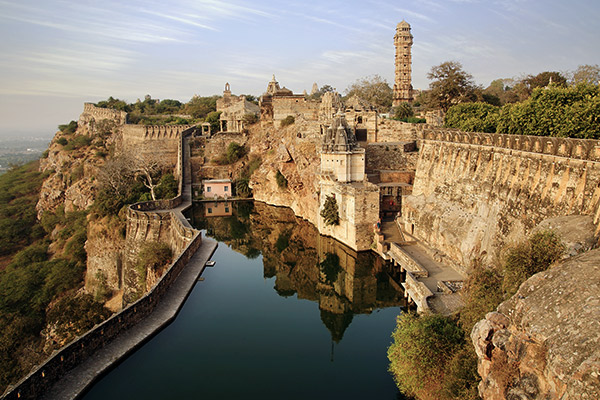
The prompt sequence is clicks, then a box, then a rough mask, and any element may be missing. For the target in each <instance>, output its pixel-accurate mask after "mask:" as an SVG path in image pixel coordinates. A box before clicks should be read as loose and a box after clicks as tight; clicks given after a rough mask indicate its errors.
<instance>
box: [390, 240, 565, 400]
mask: <svg viewBox="0 0 600 400" xmlns="http://www.w3.org/2000/svg"><path fill="white" fill-rule="evenodd" d="M563 252H564V246H563V245H562V243H561V241H560V238H559V237H558V236H557V235H556V234H555V233H553V232H552V231H540V232H536V233H534V234H532V235H531V236H530V237H529V238H528V239H527V240H525V241H523V242H522V243H519V244H517V245H515V246H513V247H510V248H508V249H507V250H506V251H505V255H504V257H503V262H502V264H501V265H499V266H484V265H483V264H482V263H481V261H480V260H475V261H474V262H473V265H472V267H471V272H470V274H469V278H468V280H467V282H466V287H465V289H464V290H465V295H466V299H465V300H466V301H465V306H464V307H463V309H461V310H460V313H459V315H458V316H456V317H443V316H440V315H431V314H423V315H415V314H411V313H405V314H402V315H401V316H400V317H399V318H398V321H397V326H396V329H395V330H394V333H393V339H394V342H393V344H392V345H391V346H390V348H389V349H388V358H389V360H390V372H392V374H393V375H394V379H395V380H396V383H397V385H398V388H399V389H400V390H401V391H402V392H403V393H405V394H407V395H410V396H416V397H417V398H419V399H439V400H446V399H447V400H450V399H464V400H467V399H468V400H471V399H477V398H478V394H477V384H478V381H479V379H480V378H479V376H478V375H477V358H476V355H475V351H474V349H473V346H472V345H471V343H470V333H471V330H472V329H473V326H474V325H475V324H476V323H477V322H478V321H479V320H481V319H483V318H484V317H485V315H486V314H487V313H488V312H490V311H493V310H495V309H496V308H497V307H498V305H499V304H500V303H501V302H502V301H504V300H506V299H508V298H509V297H511V296H512V295H514V294H515V293H516V291H517V289H518V288H519V286H520V285H521V283H523V282H524V281H525V280H527V279H528V278H529V277H531V276H532V275H533V274H535V273H537V272H540V271H544V270H546V269H547V268H548V267H549V266H550V265H551V264H552V263H554V262H556V261H557V260H559V259H560V257H561V256H562V254H563Z"/></svg>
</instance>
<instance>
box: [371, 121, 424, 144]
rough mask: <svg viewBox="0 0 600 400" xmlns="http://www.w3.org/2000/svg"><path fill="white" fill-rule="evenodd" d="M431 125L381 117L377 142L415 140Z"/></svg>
mask: <svg viewBox="0 0 600 400" xmlns="http://www.w3.org/2000/svg"><path fill="white" fill-rule="evenodd" d="M426 129H431V127H429V126H427V125H426V124H411V123H408V122H402V121H396V120H394V119H380V120H379V124H378V125H377V142H401V141H406V142H409V141H414V140H416V139H417V138H419V137H421V136H422V132H423V131H424V130H426Z"/></svg>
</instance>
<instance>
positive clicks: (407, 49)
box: [393, 20, 413, 107]
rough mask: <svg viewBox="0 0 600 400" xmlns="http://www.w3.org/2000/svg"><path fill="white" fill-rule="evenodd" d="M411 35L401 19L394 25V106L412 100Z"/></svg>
mask: <svg viewBox="0 0 600 400" xmlns="http://www.w3.org/2000/svg"><path fill="white" fill-rule="evenodd" d="M412 44H413V37H412V35H411V34H410V25H409V23H408V22H406V21H405V20H402V22H400V23H399V24H398V25H397V26H396V35H395V36H394V45H395V46H396V76H395V79H394V103H393V104H394V107H395V106H397V105H399V104H400V103H406V102H408V103H410V102H412V101H413V88H412V84H411V63H412V56H411V47H412Z"/></svg>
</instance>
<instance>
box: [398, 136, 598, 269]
mask: <svg viewBox="0 0 600 400" xmlns="http://www.w3.org/2000/svg"><path fill="white" fill-rule="evenodd" d="M432 135H433V134H432ZM467 135H468V134H464V136H465V137H464V138H462V137H459V138H458V139H462V140H465V143H461V142H454V141H452V142H451V141H442V140H441V139H442V138H443V135H442V136H440V135H438V136H432V137H434V138H435V140H423V141H420V142H419V146H420V149H419V160H418V163H417V171H416V174H415V182H414V187H413V193H412V195H411V196H408V197H407V198H406V199H405V201H404V203H403V208H404V209H403V220H404V225H405V229H406V230H407V231H408V232H413V234H414V236H415V237H417V238H418V239H420V240H423V241H425V242H427V243H428V244H429V245H430V246H431V247H433V248H435V249H437V250H439V251H440V252H442V253H443V254H445V255H446V256H447V260H448V262H453V263H455V264H457V265H458V266H468V265H469V264H470V262H471V260H473V259H475V258H478V257H483V259H484V260H485V261H491V260H493V258H494V256H495V255H496V254H497V251H498V250H499V249H501V248H502V247H503V246H504V245H505V244H510V243H513V242H516V241H518V240H520V239H521V238H523V237H525V236H527V234H529V233H530V232H531V230H532V229H533V228H534V227H535V226H536V225H537V224H538V223H540V222H541V221H542V220H544V219H547V218H552V217H557V216H563V215H570V214H575V215H595V214H596V212H597V209H598V205H599V201H598V199H599V197H600V189H599V188H598V182H600V164H598V163H595V162H594V163H592V162H586V161H582V160H580V159H575V158H568V157H557V156H554V155H552V156H550V155H548V154H544V153H542V152H540V153H533V152H531V151H517V150H515V149H513V148H511V146H512V147H517V146H520V144H518V143H508V144H506V143H505V146H506V148H502V147H495V146H483V145H479V144H474V143H473V142H476V141H485V140H488V141H490V142H492V141H494V140H501V139H502V140H504V139H505V138H504V137H501V136H499V135H485V134H477V135H480V136H478V137H476V138H473V137H468V136H467ZM473 135H476V134H473ZM508 136H510V135H508ZM449 139H452V138H449ZM458 139H457V140H458ZM530 139H531V138H529V137H524V138H523V139H521V140H523V141H525V140H528V141H529V140H530ZM468 140H469V141H470V142H467V141H468ZM531 140H533V139H531ZM592 142H593V141H592ZM558 147H560V146H558Z"/></svg>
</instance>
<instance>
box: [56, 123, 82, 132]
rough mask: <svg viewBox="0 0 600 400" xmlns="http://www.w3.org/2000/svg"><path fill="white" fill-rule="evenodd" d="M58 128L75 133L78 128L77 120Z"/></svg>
mask: <svg viewBox="0 0 600 400" xmlns="http://www.w3.org/2000/svg"><path fill="white" fill-rule="evenodd" d="M58 130H59V131H61V132H62V133H64V134H67V135H68V134H71V133H75V131H76V130H77V121H71V122H69V123H68V124H65V125H59V126H58Z"/></svg>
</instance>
